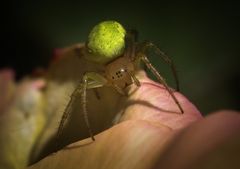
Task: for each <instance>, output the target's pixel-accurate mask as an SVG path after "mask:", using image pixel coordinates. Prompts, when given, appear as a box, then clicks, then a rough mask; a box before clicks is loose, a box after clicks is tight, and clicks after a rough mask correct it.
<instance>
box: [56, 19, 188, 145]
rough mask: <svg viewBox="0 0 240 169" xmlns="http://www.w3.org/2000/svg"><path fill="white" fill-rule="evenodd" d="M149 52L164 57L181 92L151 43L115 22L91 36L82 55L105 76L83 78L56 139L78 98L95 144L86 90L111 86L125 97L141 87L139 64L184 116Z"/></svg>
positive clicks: (106, 23)
mask: <svg viewBox="0 0 240 169" xmlns="http://www.w3.org/2000/svg"><path fill="white" fill-rule="evenodd" d="M149 48H152V49H154V51H155V52H156V54H158V55H159V56H161V58H162V59H163V60H164V61H165V62H166V63H167V64H169V65H170V67H171V69H172V72H173V75H174V78H175V81H176V85H177V90H178V89H179V85H178V78H177V74H176V71H175V67H174V65H173V62H172V61H171V59H170V58H169V57H168V56H167V55H165V54H164V53H163V52H162V51H161V50H160V49H159V48H158V47H157V46H155V45H154V44H153V43H151V42H142V43H137V42H136V32H134V31H131V30H129V31H126V30H125V29H124V28H123V26H122V25H121V24H119V23H118V22H116V21H104V22H101V23H99V24H98V25H96V26H95V27H94V28H93V29H92V31H91V32H90V34H89V36H88V41H87V42H86V44H85V47H84V49H83V51H82V52H83V56H84V57H85V59H87V60H89V61H92V62H95V63H98V64H102V65H104V67H105V71H104V72H102V73H99V72H86V73H85V74H84V75H83V77H82V81H81V83H80V84H79V85H78V87H77V88H76V89H75V90H74V92H73V93H72V96H71V100H70V102H69V103H68V105H67V107H66V109H65V111H64V113H63V116H62V119H61V122H60V125H59V128H58V133H57V137H59V135H60V134H61V132H62V130H63V127H64V123H65V121H66V119H67V117H68V115H69V113H70V112H69V110H70V107H71V106H72V103H73V102H74V100H75V98H76V96H77V95H78V94H79V95H80V96H81V101H82V104H81V105H82V111H83V114H84V120H85V122H86V125H87V128H88V130H89V134H90V136H91V138H92V140H93V141H94V140H95V139H94V135H93V133H92V130H91V128H90V124H89V120H88V115H87V107H86V96H87V89H94V88H99V87H103V86H112V87H114V88H115V89H116V90H117V92H119V93H120V94H122V95H126V92H125V88H126V87H128V86H129V85H132V84H135V85H136V86H137V87H140V85H141V83H140V82H139V80H138V79H137V77H136V76H135V72H136V70H139V64H138V63H139V61H142V62H143V63H144V64H145V65H146V66H147V68H148V69H150V70H151V72H152V73H153V74H154V75H155V76H156V78H157V79H158V81H159V82H160V83H161V84H162V85H163V86H164V87H165V88H166V90H167V91H168V92H169V94H170V95H171V97H172V99H173V100H174V102H175V103H176V105H177V106H178V108H179V110H180V112H181V113H184V111H183V109H182V107H181V105H180V103H179V102H178V100H177V99H176V97H175V96H174V94H173V92H172V90H171V89H170V88H169V87H168V85H167V83H166V82H165V80H164V79H163V77H162V76H161V75H160V74H159V72H158V71H157V70H156V69H155V68H154V67H153V65H152V64H151V63H150V61H149V59H148V58H147V55H146V52H147V49H149Z"/></svg>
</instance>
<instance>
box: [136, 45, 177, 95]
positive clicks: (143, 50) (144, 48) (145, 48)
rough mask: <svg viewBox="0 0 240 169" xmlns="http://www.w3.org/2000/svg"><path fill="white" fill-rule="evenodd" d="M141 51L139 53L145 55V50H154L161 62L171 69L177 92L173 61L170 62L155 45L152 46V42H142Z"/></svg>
mask: <svg viewBox="0 0 240 169" xmlns="http://www.w3.org/2000/svg"><path fill="white" fill-rule="evenodd" d="M141 45H142V46H141V49H140V52H141V53H145V52H146V50H147V49H154V52H155V53H156V54H157V55H159V56H160V57H161V58H162V59H163V61H165V62H166V63H167V64H168V65H169V66H170V68H171V71H172V74H173V77H174V80H175V83H176V90H177V91H179V80H178V75H177V71H176V68H175V65H174V63H173V61H172V60H171V58H170V57H169V56H168V55H166V54H165V53H164V52H162V51H161V50H160V49H159V48H158V47H157V46H156V45H155V44H153V43H152V42H148V41H146V42H143V43H142V44H141Z"/></svg>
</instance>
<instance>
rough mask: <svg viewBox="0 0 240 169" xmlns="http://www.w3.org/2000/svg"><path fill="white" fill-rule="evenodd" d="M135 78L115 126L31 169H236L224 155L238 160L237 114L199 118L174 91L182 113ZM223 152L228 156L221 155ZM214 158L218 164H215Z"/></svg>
mask: <svg viewBox="0 0 240 169" xmlns="http://www.w3.org/2000/svg"><path fill="white" fill-rule="evenodd" d="M138 76H139V77H140V81H141V87H140V88H139V89H138V90H136V91H135V90H134V89H132V88H130V89H129V93H130V94H129V98H128V103H130V104H128V105H127V106H126V108H125V110H124V113H123V115H122V116H121V118H120V123H118V124H116V125H115V126H113V127H112V128H110V129H107V130H105V131H103V132H101V133H99V134H98V135H96V136H95V138H96V141H94V142H93V141H92V140H91V139H90V138H88V139H84V140H81V141H78V142H75V143H73V144H71V145H69V146H67V147H65V148H64V149H62V150H60V151H58V152H56V153H54V154H52V155H50V156H48V157H46V158H45V159H43V160H41V161H40V162H38V163H36V164H35V165H33V166H31V167H30V168H31V169H38V168H72V169H74V168H81V169H85V168H86V169H89V168H98V169H108V168H109V169H120V168H124V169H135V168H137V169H155V168H161V169H163V168H167V169H183V168H186V169H187V168H189V169H190V168H209V167H210V168H212V167H213V168H214V166H218V168H219V166H220V167H223V168H227V167H228V166H229V165H230V164H233V165H232V166H233V167H239V165H238V164H237V163H236V162H237V160H236V159H234V158H230V159H229V158H227V157H228V156H229V154H231V155H232V156H233V157H235V158H236V157H237V156H238V157H239V152H240V151H234V149H237V148H238V149H239V147H240V145H239V144H237V143H238V142H236V140H239V138H240V135H239V130H240V115H239V113H236V112H233V111H229V110H226V111H220V112H217V113H212V114H210V115H209V116H207V117H202V115H201V113H200V112H199V111H198V110H197V108H196V107H195V106H194V105H193V104H192V103H191V102H190V101H189V100H188V99H187V98H186V97H184V96H183V95H182V94H180V93H178V92H174V94H175V96H176V97H177V99H178V100H179V102H180V104H181V106H182V107H183V109H184V114H181V113H179V110H178V107H177V106H176V104H175V103H174V101H173V100H172V98H171V96H170V95H169V93H168V92H167V91H166V90H165V89H164V88H163V86H161V85H160V84H157V83H155V82H153V81H151V80H150V79H148V78H147V77H146V75H145V73H143V72H141V73H140V75H138ZM119 104H122V102H119ZM231 146H234V149H233V148H232V149H231ZM226 147H227V148H226ZM222 148H224V149H223V152H221V149H222ZM226 149H227V150H228V149H230V152H229V151H228V152H227V153H226V152H225V151H224V150H226ZM218 151H220V153H219V152H218ZM219 154H220V155H221V154H222V156H220V157H219V158H220V159H222V160H221V161H220V162H221V163H220V162H219V161H218V160H216V157H218V156H219ZM214 160H215V161H214ZM216 161H217V162H216ZM214 162H215V163H214ZM234 163H236V164H234ZM219 164H220V165H219Z"/></svg>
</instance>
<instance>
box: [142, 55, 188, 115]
mask: <svg viewBox="0 0 240 169" xmlns="http://www.w3.org/2000/svg"><path fill="white" fill-rule="evenodd" d="M138 56H140V57H141V60H142V61H143V62H144V63H145V64H146V66H147V68H148V69H150V71H151V72H152V73H153V74H154V75H155V76H156V78H157V79H158V80H159V82H160V83H161V84H163V86H164V87H165V88H166V90H167V91H168V93H169V94H170V95H171V97H172V98H173V100H174V102H175V103H176V105H177V106H178V108H179V110H180V111H181V113H182V114H183V113H184V111H183V108H182V106H181V105H180V103H179V101H178V100H177V98H176V97H175V95H174V94H173V91H172V90H171V89H170V87H168V85H167V83H166V81H165V80H164V78H163V77H162V76H161V75H160V73H158V71H157V70H156V68H155V67H154V66H153V65H152V64H151V63H150V61H149V60H148V58H147V57H146V56H145V55H144V54H139V55H138Z"/></svg>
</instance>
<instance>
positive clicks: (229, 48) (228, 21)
mask: <svg viewBox="0 0 240 169" xmlns="http://www.w3.org/2000/svg"><path fill="white" fill-rule="evenodd" d="M239 7H240V6H239V5H238V4H237V2H235V3H232V2H230V1H227V2H221V3H220V2H218V1H213V2H211V3H209V2H208V3H203V2H202V3H196V2H195V3H193V4H190V3H185V4H184V3H183V2H178V3H173V2H167V1H156V2H154V1H153V2H151V1H146V2H140V1H135V2H134V1H132V2H130V1H128V2H124V1H112V2H104V1H98V2H94V1H56V0H52V1H46V2H44V1H26V0H22V1H17V0H12V1H8V2H7V4H6V5H4V6H3V8H4V14H3V15H2V16H3V20H2V21H3V24H2V25H3V26H2V27H3V36H2V37H3V40H2V41H3V49H2V51H3V52H2V56H1V58H2V59H1V62H0V68H6V67H11V68H13V69H14V70H15V71H16V78H17V79H18V80H19V79H21V78H22V77H23V76H24V75H26V74H29V73H31V72H32V71H33V70H34V69H35V68H36V67H47V65H48V63H49V60H50V58H51V56H52V53H53V50H54V49H55V48H62V47H66V46H69V45H72V44H75V43H79V42H84V41H85V40H86V39H87V35H88V33H89V31H90V30H91V28H92V27H93V26H94V25H95V24H97V23H98V22H100V21H103V20H117V21H119V22H120V23H122V24H123V25H124V26H125V27H126V28H134V29H137V30H138V32H139V41H143V40H150V41H152V42H153V43H155V44H157V45H158V46H159V47H160V48H161V50H162V51H164V52H165V53H166V54H168V55H169V56H171V57H172V59H173V61H174V62H175V65H176V67H177V70H178V73H179V79H180V88H181V92H182V93H183V94H185V95H186V96H187V97H188V98H189V99H190V100H191V101H192V102H193V103H194V104H195V105H196V106H197V107H198V108H199V109H200V111H201V112H202V113H203V114H208V113H210V112H212V111H215V110H219V109H237V110H240V95H239V90H240V69H239V61H240V59H239V49H240V48H239V47H240V45H239V44H240V43H239V38H240V36H239V35H240V33H239V30H240V29H239V21H240V8H239ZM151 60H152V61H153V63H154V65H156V66H157V67H158V70H159V71H160V72H161V74H162V75H163V76H164V77H165V79H166V80H167V81H168V82H169V84H170V85H171V86H173V87H174V83H173V78H172V75H171V72H170V71H169V67H167V65H165V63H164V62H162V60H161V59H159V57H157V56H153V57H151Z"/></svg>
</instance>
